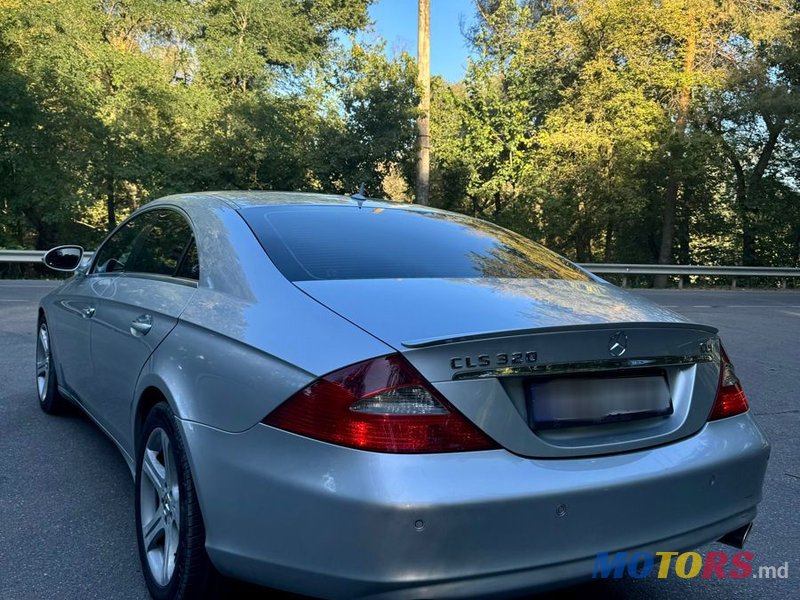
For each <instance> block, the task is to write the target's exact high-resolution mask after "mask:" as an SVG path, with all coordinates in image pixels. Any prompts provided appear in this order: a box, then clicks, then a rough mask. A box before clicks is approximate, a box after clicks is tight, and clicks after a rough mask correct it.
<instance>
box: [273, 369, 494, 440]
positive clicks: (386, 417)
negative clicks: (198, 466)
mask: <svg viewBox="0 0 800 600" xmlns="http://www.w3.org/2000/svg"><path fill="white" fill-rule="evenodd" d="M263 422H264V423H266V424H267V425H271V426H273V427H277V428H279V429H284V430H286V431H290V432H292V433H297V434H300V435H304V436H307V437H310V438H314V439H317V440H322V441H324V442H330V443H332V444H338V445H340V446H350V447H352V448H360V449H363V450H373V451H377V452H397V453H423V452H461V451H467V450H488V449H492V448H497V447H498V446H497V444H495V442H494V441H493V440H491V439H490V438H489V437H488V436H487V435H486V434H484V433H483V432H482V431H481V430H480V429H478V428H477V427H476V426H475V425H474V424H472V423H471V422H470V421H468V420H467V419H466V417H464V415H462V414H461V413H459V412H458V411H457V410H456V409H455V408H454V407H453V406H452V405H451V404H450V403H449V402H448V401H447V400H445V399H444V398H443V397H442V396H441V395H440V394H439V393H438V392H437V391H436V390H435V389H433V387H432V386H431V385H430V384H429V383H428V382H427V381H425V379H424V378H423V377H422V375H420V374H419V373H418V372H417V371H416V369H414V367H412V366H411V365H410V364H409V363H408V362H407V361H406V360H405V359H404V358H403V357H402V356H401V355H399V354H390V355H389V356H383V357H380V358H375V359H372V360H368V361H364V362H361V363H358V364H355V365H351V366H349V367H345V368H344V369H340V370H338V371H334V372H333V373H330V374H328V375H325V376H324V377H321V378H320V379H317V380H316V381H314V382H313V383H312V384H310V385H309V386H307V387H306V388H304V389H302V390H300V391H299V392H297V393H296V394H294V395H293V396H292V397H291V398H289V399H288V400H286V401H285V402H284V403H283V404H281V405H280V406H278V408H276V409H275V410H273V411H272V412H271V413H270V414H269V415H267V416H266V418H265V419H264V421H263Z"/></svg>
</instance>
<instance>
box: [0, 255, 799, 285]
mask: <svg viewBox="0 0 800 600" xmlns="http://www.w3.org/2000/svg"><path fill="white" fill-rule="evenodd" d="M91 254H92V253H91V252H87V253H86V255H87V256H91ZM43 256H44V252H42V251H40V250H0V263H40V262H42V257H43ZM581 266H582V267H583V268H584V269H587V270H588V271H591V272H592V273H596V274H598V275H622V286H623V287H625V286H627V284H628V276H630V275H706V276H712V277H714V276H717V277H731V278H732V281H733V287H734V288H735V287H736V280H737V279H740V278H742V277H780V278H781V279H783V280H786V279H788V278H789V277H800V268H795V267H729V266H722V267H708V266H701V265H637V264H606V263H583V264H581ZM678 286H679V287H683V277H681V278H680V279H679V280H678ZM784 287H785V281H784Z"/></svg>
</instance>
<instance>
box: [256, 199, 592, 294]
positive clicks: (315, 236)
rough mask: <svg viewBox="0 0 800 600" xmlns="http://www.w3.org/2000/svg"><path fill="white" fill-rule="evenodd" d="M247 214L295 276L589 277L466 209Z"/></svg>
mask: <svg viewBox="0 0 800 600" xmlns="http://www.w3.org/2000/svg"><path fill="white" fill-rule="evenodd" d="M242 215H243V216H244V218H245V220H246V221H247V222H248V224H249V225H250V227H251V228H252V230H253V231H254V232H255V234H256V236H257V237H258V239H259V241H260V242H261V245H262V246H263V247H264V249H265V250H266V252H267V254H268V255H269V257H270V259H272V261H273V262H274V263H275V265H276V266H277V267H278V269H279V270H280V271H281V272H282V273H283V275H284V276H285V277H286V278H287V279H289V280H290V281H308V280H315V279H395V278H420V277H435V278H451V277H452V278H457V277H458V278H461V277H466V278H475V277H502V278H515V279H516V278H542V279H573V280H589V279H590V277H589V276H588V275H587V274H586V273H585V272H584V271H582V270H580V269H578V268H577V267H575V266H574V265H572V264H571V263H569V262H568V261H566V260H565V259H563V258H561V257H560V256H558V255H557V254H554V253H553V252H550V251H549V250H546V249H545V248H543V247H542V246H540V245H539V244H536V243H534V242H531V241H530V240H528V239H527V238H524V237H522V236H520V235H517V234H515V233H512V232H510V231H508V230H506V229H502V228H500V227H497V226H495V225H492V224H491V223H487V222H485V221H479V220H477V219H471V218H469V217H465V216H462V215H454V214H451V213H440V212H432V211H431V212H429V211H419V210H413V209H404V208H387V207H375V206H372V207H370V206H368V205H365V206H363V207H362V208H359V207H358V206H357V205H355V204H354V205H353V206H347V205H302V206H273V207H263V206H259V207H254V208H246V209H243V210H242Z"/></svg>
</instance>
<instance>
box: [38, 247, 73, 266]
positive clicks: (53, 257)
mask: <svg viewBox="0 0 800 600" xmlns="http://www.w3.org/2000/svg"><path fill="white" fill-rule="evenodd" d="M82 259H83V248H81V247H80V246H58V247H57V248H53V249H52V250H48V251H47V253H45V255H44V257H43V258H42V262H44V264H45V265H47V266H48V267H50V268H51V269H53V270H54V271H74V270H76V269H77V268H78V267H79V266H80V264H81V260H82Z"/></svg>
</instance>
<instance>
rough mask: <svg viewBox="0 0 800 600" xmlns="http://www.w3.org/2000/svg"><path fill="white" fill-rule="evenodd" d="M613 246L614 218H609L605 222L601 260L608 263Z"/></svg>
mask: <svg viewBox="0 0 800 600" xmlns="http://www.w3.org/2000/svg"><path fill="white" fill-rule="evenodd" d="M613 248H614V220H613V219H609V220H608V223H606V239H605V247H604V248H603V262H606V263H610V262H611V255H612V253H613Z"/></svg>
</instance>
